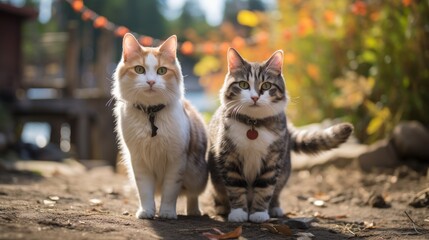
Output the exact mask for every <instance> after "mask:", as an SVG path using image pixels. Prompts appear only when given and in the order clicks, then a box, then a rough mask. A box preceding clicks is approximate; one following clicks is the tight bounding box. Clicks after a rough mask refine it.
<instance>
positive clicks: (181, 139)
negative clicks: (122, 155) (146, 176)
mask: <svg viewBox="0 0 429 240" xmlns="http://www.w3.org/2000/svg"><path fill="white" fill-rule="evenodd" d="M119 111H120V114H119V115H120V117H119V122H118V124H119V126H120V128H121V137H122V139H123V141H124V143H125V145H126V148H127V150H128V151H129V154H130V155H131V156H130V157H131V159H130V160H131V161H133V162H132V165H133V166H139V168H141V167H142V168H144V169H147V170H149V171H151V172H154V173H156V175H158V177H162V175H163V174H164V172H165V166H166V165H167V164H169V163H170V162H171V161H176V162H177V161H180V160H181V159H180V157H181V156H183V154H184V153H185V152H186V148H187V144H188V142H189V122H188V119H187V116H186V114H185V112H184V110H183V107H182V105H181V104H176V105H169V106H167V107H165V108H164V109H162V110H161V111H159V112H157V113H156V114H155V122H154V124H155V125H156V126H157V127H158V130H157V135H156V136H154V137H151V134H152V127H151V123H150V121H149V117H148V115H147V114H146V113H144V112H142V111H140V110H137V109H135V108H133V107H126V106H123V107H122V108H121V109H119Z"/></svg>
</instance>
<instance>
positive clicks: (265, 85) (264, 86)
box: [261, 82, 272, 90]
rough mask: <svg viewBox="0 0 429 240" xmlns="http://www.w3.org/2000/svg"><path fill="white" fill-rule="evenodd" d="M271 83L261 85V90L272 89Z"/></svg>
mask: <svg viewBox="0 0 429 240" xmlns="http://www.w3.org/2000/svg"><path fill="white" fill-rule="evenodd" d="M271 85H272V84H271V83H270V82H264V83H262V85H261V89H262V90H268V89H270V88H271Z"/></svg>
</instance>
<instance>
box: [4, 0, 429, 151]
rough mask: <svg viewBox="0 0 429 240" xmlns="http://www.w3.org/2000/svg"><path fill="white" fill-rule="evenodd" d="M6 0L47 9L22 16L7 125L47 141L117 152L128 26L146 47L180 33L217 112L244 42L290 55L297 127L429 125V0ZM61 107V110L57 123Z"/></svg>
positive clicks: (204, 100)
mask: <svg viewBox="0 0 429 240" xmlns="http://www.w3.org/2000/svg"><path fill="white" fill-rule="evenodd" d="M0 3H3V4H10V5H13V6H15V7H17V8H28V9H32V10H34V11H35V15H34V17H28V18H26V20H25V21H23V22H22V23H23V24H22V43H21V46H22V48H21V53H20V54H22V61H21V62H20V64H21V65H20V67H21V69H22V74H21V75H20V78H19V84H18V85H17V86H16V88H14V89H13V95H14V96H15V97H16V101H18V102H19V104H18V105H19V106H20V108H18V110H19V111H18V113H21V115H19V114H18V116H20V118H18V119H19V121H14V120H10V121H7V119H9V118H8V117H4V118H3V119H4V120H3V121H2V122H3V123H2V124H3V125H2V128H7V127H10V126H14V127H13V129H14V133H16V134H18V135H19V136H18V137H16V139H20V140H21V141H23V142H24V143H31V144H35V145H37V146H38V147H46V146H48V145H49V143H50V142H53V143H57V144H58V146H59V148H60V149H61V151H63V152H65V153H69V154H74V153H77V154H78V156H80V157H83V158H89V157H91V158H94V157H95V158H105V155H103V154H104V153H100V152H102V150H101V149H103V148H104V147H105V146H107V148H114V146H115V139H114V135H113V133H112V134H110V135H109V134H107V135H106V132H107V131H113V120H112V118H111V105H108V104H107V102H108V100H109V99H110V85H111V75H112V72H113V70H114V69H115V67H116V64H117V62H118V61H119V59H120V56H121V55H120V54H121V41H122V36H123V35H124V34H125V33H127V32H131V33H133V34H134V35H135V36H136V37H137V38H138V39H139V41H140V43H141V44H142V45H145V46H157V45H158V44H159V43H160V42H162V40H163V39H166V38H167V37H169V36H170V35H173V34H175V35H177V36H178V39H179V50H178V51H179V56H178V58H179V61H180V62H181V64H182V68H183V73H184V75H185V86H186V89H187V92H186V97H187V98H189V99H190V100H191V101H192V102H193V103H194V104H195V105H196V106H197V108H198V109H199V110H200V111H201V112H203V113H204V115H205V116H206V119H207V120H208V119H210V115H211V113H213V111H214V110H215V109H216V107H217V106H218V104H219V103H218V91H219V88H220V86H221V85H222V83H223V79H224V75H225V73H226V67H227V66H226V56H225V54H226V50H227V49H228V48H229V47H234V48H236V49H238V51H239V52H240V53H241V54H242V56H243V57H244V58H246V59H247V60H250V61H262V60H265V59H266V58H268V57H269V56H270V55H271V54H272V53H273V52H274V51H275V50H277V49H282V50H283V51H284V52H285V55H284V72H283V74H284V76H285V79H286V86H287V91H288V94H289V104H288V108H287V110H286V112H287V115H288V116H289V118H290V119H291V120H292V121H293V122H294V123H295V125H298V126H299V125H304V124H309V123H313V122H322V121H324V120H325V119H337V118H339V119H341V120H343V121H350V122H352V123H353V124H354V126H355V129H356V131H355V134H356V136H357V138H358V139H359V140H360V141H361V142H363V143H372V142H374V141H376V140H379V139H382V138H385V137H387V136H389V135H390V134H391V132H392V129H393V128H394V127H395V126H396V125H397V124H398V123H399V122H400V121H402V120H418V121H420V122H422V123H423V124H425V125H428V123H429V113H428V107H427V106H428V103H429V91H428V90H429V18H428V16H429V1H426V0H420V1H418V0H391V1H382V0H330V1H317V0H289V1H276V0H247V1H244V0H236V1H233V0H210V1H203V0H158V1H156V0H151V1H149V0H147V1H146V0H145V1H139V0H128V1H125V0H106V1H81V0H67V1H65V0H33V1H25V0H14V1H12V0H11V1H5V0H3V1H0ZM3 24H4V23H3ZM7 34H9V33H8V32H3V33H2V34H1V35H2V37H0V39H3V38H4V36H5V35H7ZM1 44H2V45H3V43H1ZM2 71H3V69H2ZM26 104H27V105H26ZM32 104H33V105H32ZM34 104H36V105H37V104H39V105H37V106H36V105H34ZM106 104H107V105H106ZM35 106H36V108H35ZM25 107H28V108H31V109H32V110H33V112H32V113H31V114H28V111H27V112H25V111H24V110H25V109H26V108H25ZM43 107H45V108H43ZM57 108H58V109H61V111H60V110H58V111H56V110H54V109H57ZM23 109H24V110H23ZM35 109H36V110H35ZM82 109H86V110H82ZM48 110H50V111H48ZM65 110H68V111H65ZM20 111H22V112H25V114H22V112H20ZM41 112H43V114H45V115H43V114H41ZM3 115H4V114H3ZM53 115H55V116H60V117H59V119H60V120H58V119H56V120H53V121H55V124H54V126H52V124H48V122H49V121H48V120H51V118H52V116H53ZM5 116H6V115H5ZM43 116H45V117H46V119H47V120H46V121H45V120H44V117H43ZM61 119H62V120H61ZM11 122H12V123H11ZM106 122H108V123H109V124H107V123H106ZM15 129H18V130H15ZM55 129H57V130H55ZM94 129H95V130H94ZM97 129H98V130H97ZM53 131H57V132H58V133H56V134H54V133H52V132H53ZM6 132H7V131H6ZM6 135H7V134H6ZM16 139H15V141H16ZM85 139H86V140H85ZM99 139H103V141H101V140H100V141H99ZM106 139H108V140H106ZM0 140H1V138H0ZM83 140H85V143H82V141H83ZM5 141H7V140H5ZM10 141H12V140H10ZM105 141H107V142H105ZM79 144H80V145H79ZM85 144H88V146H85ZM82 152H83V153H82ZM79 154H80V155H79ZM109 154H110V155H112V152H111V153H109Z"/></svg>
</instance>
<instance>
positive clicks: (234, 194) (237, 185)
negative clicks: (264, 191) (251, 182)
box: [225, 178, 249, 222]
mask: <svg viewBox="0 0 429 240" xmlns="http://www.w3.org/2000/svg"><path fill="white" fill-rule="evenodd" d="M225 187H226V192H227V195H228V199H229V204H230V206H231V211H230V213H229V214H228V221H229V222H245V221H247V220H248V219H249V214H248V208H247V182H246V181H245V180H244V179H238V178H237V179H234V178H229V179H227V180H226V181H225Z"/></svg>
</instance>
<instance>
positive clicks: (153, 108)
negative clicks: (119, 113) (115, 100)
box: [133, 103, 165, 137]
mask: <svg viewBox="0 0 429 240" xmlns="http://www.w3.org/2000/svg"><path fill="white" fill-rule="evenodd" d="M133 107H135V108H136V109H137V110H140V111H142V112H144V113H145V114H147V115H148V117H149V122H150V126H151V128H152V135H151V136H152V137H155V136H156V134H157V133H156V131H157V130H158V127H157V126H155V114H156V113H157V112H159V111H161V110H162V109H163V108H165V105H164V104H158V105H149V106H145V105H143V104H138V103H134V104H133Z"/></svg>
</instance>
